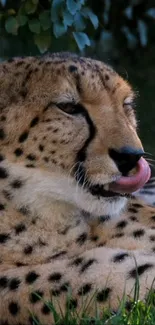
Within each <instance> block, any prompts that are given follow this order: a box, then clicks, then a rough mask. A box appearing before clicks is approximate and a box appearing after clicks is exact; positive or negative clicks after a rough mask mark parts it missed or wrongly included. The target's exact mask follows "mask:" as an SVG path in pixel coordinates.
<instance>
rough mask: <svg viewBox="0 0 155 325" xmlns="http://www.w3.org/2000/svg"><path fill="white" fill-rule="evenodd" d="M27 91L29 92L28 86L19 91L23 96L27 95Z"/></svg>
mask: <svg viewBox="0 0 155 325" xmlns="http://www.w3.org/2000/svg"><path fill="white" fill-rule="evenodd" d="M27 93H28V90H27V89H26V88H23V89H22V90H21V91H20V92H19V94H20V96H22V97H23V98H25V97H26V95H27Z"/></svg>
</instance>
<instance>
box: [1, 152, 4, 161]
mask: <svg viewBox="0 0 155 325" xmlns="http://www.w3.org/2000/svg"><path fill="white" fill-rule="evenodd" d="M4 159H5V157H4V156H3V155H2V154H1V153H0V162H1V161H3V160H4Z"/></svg>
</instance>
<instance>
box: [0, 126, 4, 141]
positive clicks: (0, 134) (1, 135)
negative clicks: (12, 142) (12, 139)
mask: <svg viewBox="0 0 155 325" xmlns="http://www.w3.org/2000/svg"><path fill="white" fill-rule="evenodd" d="M4 139H5V133H4V130H3V129H1V128H0V140H4Z"/></svg>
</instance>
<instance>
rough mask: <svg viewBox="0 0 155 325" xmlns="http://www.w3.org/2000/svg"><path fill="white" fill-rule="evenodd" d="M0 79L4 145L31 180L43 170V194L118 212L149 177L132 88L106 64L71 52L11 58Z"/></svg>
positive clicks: (89, 209)
mask: <svg viewBox="0 0 155 325" xmlns="http://www.w3.org/2000/svg"><path fill="white" fill-rule="evenodd" d="M4 77H5V78H4ZM0 85H1V87H0V97H1V113H0V116H1V118H0V120H1V122H0V123H1V143H2V146H1V148H2V149H3V151H4V154H5V155H6V156H7V155H9V156H10V160H11V161H12V163H14V164H18V166H22V168H24V170H25V175H27V177H28V175H30V179H33V178H34V177H35V178H36V177H37V176H36V175H37V172H39V173H40V174H39V175H40V176H39V177H40V183H38V184H37V181H36V183H35V184H36V185H35V189H36V188H37V187H38V188H41V189H42V191H43V195H45V193H46V195H48V196H49V198H50V199H55V200H58V201H59V200H60V201H64V202H67V203H69V204H73V205H75V206H77V207H78V208H80V209H82V210H84V211H86V212H89V213H91V214H92V215H94V216H95V215H101V214H106V215H107V214H108V215H111V216H115V215H117V214H118V213H119V212H120V211H121V210H122V209H123V208H124V207H125V205H126V202H127V197H126V196H127V194H129V193H132V192H134V191H135V190H137V189H139V188H140V187H142V186H143V185H144V183H145V182H146V181H147V180H148V178H149V177H150V170H149V167H148V164H147V163H146V161H145V160H144V158H142V156H143V154H144V152H143V147H142V144H141V142H140V139H139V138H138V135H137V132H136V118H135V114H134V108H133V106H134V98H135V94H134V92H133V90H132V89H131V87H130V85H129V84H128V83H127V82H126V81H124V80H123V79H122V78H121V77H120V76H119V75H118V74H116V72H114V71H113V70H112V69H111V68H110V67H109V66H107V65H105V64H103V63H102V62H98V61H95V60H91V59H86V58H81V57H80V58H79V57H77V56H76V55H71V54H68V53H67V54H66V53H61V54H53V55H48V56H45V57H43V58H25V59H14V60H13V62H7V63H3V64H1V68H0ZM22 170H23V169H22ZM41 179H42V183H41ZM45 179H46V181H45ZM40 184H41V185H40ZM47 184H48V186H47ZM46 187H47V188H48V193H47V191H46ZM32 188H33V187H32ZM50 188H51V189H52V190H51V191H50ZM31 195H33V193H31Z"/></svg>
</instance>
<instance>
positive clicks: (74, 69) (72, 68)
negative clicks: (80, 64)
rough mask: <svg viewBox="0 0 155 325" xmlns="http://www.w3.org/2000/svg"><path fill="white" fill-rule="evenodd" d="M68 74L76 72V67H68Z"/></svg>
mask: <svg viewBox="0 0 155 325" xmlns="http://www.w3.org/2000/svg"><path fill="white" fill-rule="evenodd" d="M68 70H69V72H71V73H72V72H75V71H77V67H76V66H75V65H70V66H69V68H68Z"/></svg>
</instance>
